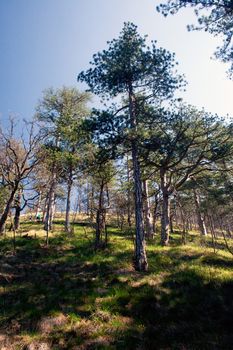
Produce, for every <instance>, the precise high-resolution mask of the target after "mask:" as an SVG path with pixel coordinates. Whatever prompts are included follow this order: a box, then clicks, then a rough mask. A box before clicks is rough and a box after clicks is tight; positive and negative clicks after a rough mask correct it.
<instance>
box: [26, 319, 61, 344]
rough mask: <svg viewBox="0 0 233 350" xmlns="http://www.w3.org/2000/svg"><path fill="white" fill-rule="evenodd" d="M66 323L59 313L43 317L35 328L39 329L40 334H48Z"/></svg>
mask: <svg viewBox="0 0 233 350" xmlns="http://www.w3.org/2000/svg"><path fill="white" fill-rule="evenodd" d="M66 323H67V317H66V316H65V315H64V314H62V313H61V314H59V315H56V316H50V317H44V318H43V319H42V320H41V321H40V322H39V323H38V326H37V328H38V329H39V331H40V332H42V333H45V334H49V333H51V332H52V331H53V330H54V328H56V327H60V326H63V325H64V324H66ZM30 350H32V349H30Z"/></svg>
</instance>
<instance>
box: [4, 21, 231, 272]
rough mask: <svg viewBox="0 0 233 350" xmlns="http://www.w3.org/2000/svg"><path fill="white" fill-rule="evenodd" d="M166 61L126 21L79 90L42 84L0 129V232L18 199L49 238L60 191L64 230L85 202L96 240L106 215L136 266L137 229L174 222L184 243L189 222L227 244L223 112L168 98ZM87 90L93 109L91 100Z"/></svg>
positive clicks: (141, 240)
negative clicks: (31, 102) (30, 115)
mask: <svg viewBox="0 0 233 350" xmlns="http://www.w3.org/2000/svg"><path fill="white" fill-rule="evenodd" d="M176 65H177V63H176V61H175V57H174V55H173V54H171V53H170V52H168V51H167V50H165V49H163V48H160V47H157V44H156V42H151V44H150V45H148V43H147V42H146V37H143V36H141V35H140V34H139V33H138V31H137V27H136V26H135V25H134V24H132V23H125V24H124V27H123V30H122V32H121V33H120V36H119V38H117V39H114V40H113V41H111V42H108V48H107V49H106V50H104V51H102V52H99V53H97V54H95V55H94V56H93V60H92V62H91V68H89V69H88V70H87V71H85V72H81V73H80V74H79V75H78V81H81V82H85V83H86V84H87V85H88V87H89V91H88V92H80V91H78V90H77V89H75V88H66V87H63V88H61V89H57V90H55V89H52V88H51V89H48V90H46V91H45V92H44V94H43V97H42V99H41V100H40V101H39V103H38V106H37V108H36V113H35V116H34V119H33V122H31V123H27V124H25V125H24V126H22V136H19V135H21V134H20V133H19V132H16V131H15V130H16V129H15V127H14V121H11V123H10V124H11V125H10V128H9V130H6V129H1V141H0V177H1V185H0V212H1V217H0V232H1V233H2V234H3V233H4V230H5V226H6V223H7V219H8V218H9V217H11V220H10V221H11V228H12V229H13V230H14V232H16V231H17V230H18V229H19V223H20V220H19V217H20V213H21V212H22V211H23V210H24V209H25V208H26V207H28V208H31V215H33V216H34V217H36V218H37V219H38V220H42V221H43V224H44V229H45V231H46V233H47V234H46V241H47V244H48V240H49V231H50V230H52V224H53V218H54V214H55V211H56V204H58V202H59V200H60V203H61V204H60V207H62V210H63V211H65V231H66V232H67V234H72V222H74V221H75V212H77V211H78V210H80V211H84V210H85V212H86V214H87V215H88V216H89V218H90V223H92V224H95V225H94V226H95V242H94V244H95V248H96V249H100V248H102V247H105V246H106V244H107V241H108V237H107V227H106V219H107V217H108V216H109V217H111V218H112V219H115V220H116V222H117V224H118V226H119V227H120V228H121V229H122V230H123V229H124V230H130V231H131V232H132V233H133V239H134V242H135V252H134V266H135V269H137V270H139V271H145V270H147V268H148V262H147V255H146V240H147V239H153V237H154V235H155V234H158V233H159V231H160V235H161V245H168V244H169V238H170V233H171V232H174V227H175V229H176V230H177V229H178V230H179V233H180V234H181V237H182V242H183V243H184V244H185V242H186V239H187V233H188V231H189V230H193V229H195V230H199V231H200V234H201V236H203V237H204V236H206V235H207V234H208V233H210V234H211V237H212V241H213V245H214V243H215V240H216V238H217V237H218V235H219V234H221V235H223V238H224V240H225V242H226V247H227V249H229V250H231V248H230V246H229V244H228V237H231V232H232V230H233V220H232V219H233V217H232V214H231V212H232V211H231V208H232V204H233V202H232V201H233V182H232V152H233V132H232V131H233V129H232V123H231V122H230V120H224V119H221V118H220V117H219V116H217V115H213V114H211V113H208V112H206V111H205V110H198V109H197V108H196V107H194V106H190V105H187V104H185V103H184V102H183V101H182V99H180V98H179V92H180V91H181V90H182V89H184V87H185V85H186V82H185V79H184V77H183V76H182V75H180V74H179V73H178V72H177V70H176ZM91 93H92V94H96V95H98V96H100V97H101V99H102V101H103V108H102V109H95V108H94V109H93V108H92V109H90V107H89V104H90V102H91ZM77 184H78V195H76V194H74V193H77ZM74 188H75V191H74ZM74 203H75V208H74ZM72 205H73V210H71V209H72V208H71V207H72ZM71 211H72V215H71ZM29 212H30V210H29ZM13 216H14V217H13ZM159 219H160V221H161V224H160V225H158V221H159Z"/></svg>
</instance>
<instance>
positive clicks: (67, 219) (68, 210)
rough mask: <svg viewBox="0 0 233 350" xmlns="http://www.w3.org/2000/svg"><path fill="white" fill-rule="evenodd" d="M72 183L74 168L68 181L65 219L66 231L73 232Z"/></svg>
mask: <svg viewBox="0 0 233 350" xmlns="http://www.w3.org/2000/svg"><path fill="white" fill-rule="evenodd" d="M72 185H73V174H72V170H71V171H70V174H69V179H68V182H67V198H66V220H65V231H66V232H67V233H70V232H71V227H70V201H71V198H70V197H71V190H72Z"/></svg>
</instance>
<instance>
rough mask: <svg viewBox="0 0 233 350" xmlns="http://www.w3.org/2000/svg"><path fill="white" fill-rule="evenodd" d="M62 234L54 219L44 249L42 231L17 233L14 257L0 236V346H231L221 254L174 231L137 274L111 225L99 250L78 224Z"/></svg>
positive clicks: (230, 292)
mask: <svg viewBox="0 0 233 350" xmlns="http://www.w3.org/2000/svg"><path fill="white" fill-rule="evenodd" d="M32 228H33V230H32ZM38 229H39V228H38V224H35V225H34V226H31V227H27V226H26V225H25V226H24V230H26V231H28V230H30V231H29V232H31V234H33V235H34V233H35V232H37V235H39V236H40V234H42V233H43V231H38ZM61 232H62V226H61V225H59V224H57V225H56V231H55V233H53V235H52V237H51V239H50V246H49V248H46V247H44V246H43V240H42V237H39V238H33V239H26V238H17V251H16V255H15V256H14V255H12V253H11V246H12V245H11V239H10V238H7V239H4V240H3V239H2V240H1V242H0V259H1V260H0V261H1V274H0V293H1V294H0V308H1V312H0V349H1V348H2V349H3V344H5V346H6V349H7V350H8V349H11V348H12V349H30V346H29V347H27V346H26V344H31V343H33V344H34V348H33V347H31V349H40V348H39V345H38V344H42V343H44V345H43V346H44V348H43V349H49V348H50V349H233V333H232V320H233V270H232V267H233V260H232V257H231V256H230V255H228V253H226V252H224V251H222V250H218V252H217V254H214V253H213V250H212V249H211V248H210V247H207V245H205V246H202V247H200V246H199V245H198V244H197V242H198V237H197V236H195V235H193V236H190V237H189V242H188V244H187V245H186V246H181V245H180V236H179V235H173V237H172V241H171V245H170V247H166V248H161V247H159V245H158V242H157V241H156V239H155V241H153V242H150V243H149V244H148V247H147V251H148V260H149V266H150V269H149V271H148V273H146V274H140V273H137V272H134V271H133V268H132V265H131V260H132V259H131V258H132V251H133V246H132V242H131V240H130V237H127V235H126V234H123V233H121V232H119V231H117V229H114V228H111V229H109V233H110V243H109V247H108V249H106V250H104V251H101V252H98V253H95V252H94V250H93V248H92V238H93V237H92V233H91V232H90V231H89V232H88V233H87V234H86V233H85V232H84V229H83V226H81V225H77V226H76V228H75V236H74V237H72V238H67V237H66V236H65V235H64V234H63V233H61ZM1 344H2V345H1ZM6 344H7V345H6ZM36 344H37V345H36ZM36 346H37V347H36ZM46 346H47V348H46ZM41 349H42V347H41Z"/></svg>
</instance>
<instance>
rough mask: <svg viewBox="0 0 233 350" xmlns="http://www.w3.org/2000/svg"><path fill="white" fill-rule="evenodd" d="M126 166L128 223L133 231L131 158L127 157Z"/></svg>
mask: <svg viewBox="0 0 233 350" xmlns="http://www.w3.org/2000/svg"><path fill="white" fill-rule="evenodd" d="M126 165H127V195H128V198H127V222H128V225H129V228H130V229H131V227H132V221H131V191H130V169H129V158H128V155H127V160H126Z"/></svg>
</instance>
